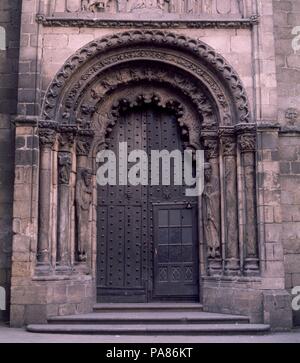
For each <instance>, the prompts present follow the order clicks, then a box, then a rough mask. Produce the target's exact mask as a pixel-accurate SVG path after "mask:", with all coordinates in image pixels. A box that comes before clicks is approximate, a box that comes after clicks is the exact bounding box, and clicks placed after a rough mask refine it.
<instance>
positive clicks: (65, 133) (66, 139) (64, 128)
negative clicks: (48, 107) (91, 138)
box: [58, 124, 77, 152]
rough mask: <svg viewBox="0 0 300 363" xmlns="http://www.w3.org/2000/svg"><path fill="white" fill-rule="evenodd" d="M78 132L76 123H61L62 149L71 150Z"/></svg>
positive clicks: (60, 139) (60, 143)
mask: <svg viewBox="0 0 300 363" xmlns="http://www.w3.org/2000/svg"><path fill="white" fill-rule="evenodd" d="M76 134H77V126H76V125H71V124H68V125H60V126H59V137H58V141H59V148H60V151H65V152H70V151H71V149H72V147H73V145H74V141H75V136H76Z"/></svg>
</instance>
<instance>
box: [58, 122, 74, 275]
mask: <svg viewBox="0 0 300 363" xmlns="http://www.w3.org/2000/svg"><path fill="white" fill-rule="evenodd" d="M75 130H76V128H75V129H73V128H72V127H65V128H62V129H61V134H60V136H59V151H58V232H57V234H58V235H57V256H56V260H57V266H56V270H57V271H58V272H61V273H67V272H70V270H71V265H70V261H71V256H70V177H71V170H72V149H73V144H74V134H75Z"/></svg>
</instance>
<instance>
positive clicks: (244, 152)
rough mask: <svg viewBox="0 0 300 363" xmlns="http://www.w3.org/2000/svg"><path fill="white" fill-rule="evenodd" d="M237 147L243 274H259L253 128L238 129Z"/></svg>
mask: <svg viewBox="0 0 300 363" xmlns="http://www.w3.org/2000/svg"><path fill="white" fill-rule="evenodd" d="M238 143H239V148H240V151H241V162H242V168H243V181H244V185H243V186H244V198H245V204H244V206H245V226H244V238H245V240H244V252H245V256H244V267H243V268H244V274H245V275H257V274H259V258H258V244H257V225H256V220H257V213H256V183H255V180H256V177H255V169H256V166H255V152H256V132H255V128H250V127H249V126H248V127H244V128H241V127H240V130H239V137H238Z"/></svg>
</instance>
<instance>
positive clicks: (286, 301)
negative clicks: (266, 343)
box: [263, 290, 293, 330]
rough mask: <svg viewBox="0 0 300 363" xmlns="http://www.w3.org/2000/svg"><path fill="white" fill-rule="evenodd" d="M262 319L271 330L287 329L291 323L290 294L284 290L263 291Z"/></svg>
mask: <svg viewBox="0 0 300 363" xmlns="http://www.w3.org/2000/svg"><path fill="white" fill-rule="evenodd" d="M263 297H264V303H263V304H264V321H265V323H266V324H270V326H271V328H272V329H273V330H284V329H285V330H289V329H291V327H292V325H293V319H292V311H291V296H290V295H289V294H288V293H287V292H284V291H277V290H273V291H272V290H271V291H266V292H264V293H263Z"/></svg>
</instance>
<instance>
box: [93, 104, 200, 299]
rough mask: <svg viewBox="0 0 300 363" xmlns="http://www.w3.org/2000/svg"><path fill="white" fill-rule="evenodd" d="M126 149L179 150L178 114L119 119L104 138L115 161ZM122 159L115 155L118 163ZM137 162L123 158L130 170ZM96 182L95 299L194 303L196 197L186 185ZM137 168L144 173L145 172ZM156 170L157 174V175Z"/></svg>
mask: <svg viewBox="0 0 300 363" xmlns="http://www.w3.org/2000/svg"><path fill="white" fill-rule="evenodd" d="M125 142H126V143H127V148H128V153H127V155H129V153H130V152H132V151H133V150H143V151H144V152H145V153H146V154H147V155H148V163H145V162H143V163H142V168H146V169H147V173H148V175H149V181H151V178H150V175H151V173H152V172H153V170H151V166H152V165H151V151H152V150H158V151H161V150H168V151H169V152H171V151H173V150H181V151H183V149H184V148H183V143H182V140H181V131H180V128H179V126H178V122H177V120H176V117H175V116H174V115H172V114H171V113H168V112H166V111H165V110H161V109H159V108H156V107H150V106H149V107H142V108H137V109H134V110H131V111H130V112H127V113H126V114H124V115H122V116H120V118H119V122H118V123H117V124H116V126H115V127H114V129H113V131H112V133H111V134H110V137H109V139H108V140H107V144H108V149H109V150H112V151H114V153H115V155H116V160H117V171H118V168H119V166H120V165H119V164H122V165H124V162H126V156H125V157H124V152H122V153H121V155H119V154H120V143H123V144H122V145H123V150H124V145H125V144H124V143H125ZM119 159H120V160H119ZM134 164H135V163H128V165H127V167H128V171H129V170H130V169H131V168H132V166H133V165H134ZM173 169H174V163H173V162H171V185H170V186H165V185H161V183H159V185H151V183H149V184H150V185H130V184H128V185H119V184H120V183H119V181H118V182H117V185H114V186H111V185H109V186H98V210H97V228H98V231H97V233H98V237H97V296H98V301H99V302H112V303H113V302H116V303H118V302H150V301H174V302H175V301H197V300H198V299H199V286H198V285H199V258H198V216H197V211H198V201H197V198H191V197H186V195H185V190H186V188H185V186H178V185H174V183H173V177H172V174H173ZM141 172H142V173H143V172H145V170H144V169H143V170H142V171H141ZM160 174H161V173H160Z"/></svg>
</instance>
